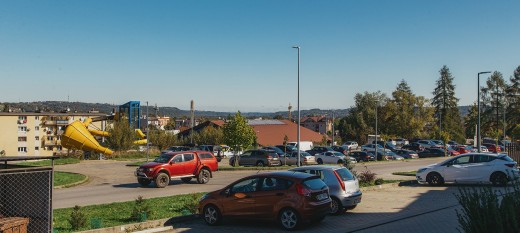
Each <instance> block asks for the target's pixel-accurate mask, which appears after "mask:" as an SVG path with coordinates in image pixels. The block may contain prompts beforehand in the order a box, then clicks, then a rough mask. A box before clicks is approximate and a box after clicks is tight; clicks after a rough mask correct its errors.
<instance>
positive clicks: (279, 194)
mask: <svg viewBox="0 0 520 233" xmlns="http://www.w3.org/2000/svg"><path fill="white" fill-rule="evenodd" d="M283 195H284V193H276V196H283Z"/></svg>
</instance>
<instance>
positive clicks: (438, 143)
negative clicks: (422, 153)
mask: <svg viewBox="0 0 520 233" xmlns="http://www.w3.org/2000/svg"><path fill="white" fill-rule="evenodd" d="M430 141H432V142H433V143H435V144H437V146H439V147H440V148H444V142H443V141H442V140H430Z"/></svg>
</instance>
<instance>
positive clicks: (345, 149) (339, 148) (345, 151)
mask: <svg viewBox="0 0 520 233" xmlns="http://www.w3.org/2000/svg"><path fill="white" fill-rule="evenodd" d="M332 149H333V150H334V151H337V152H341V153H343V154H344V155H346V154H348V151H349V149H348V147H347V146H332Z"/></svg>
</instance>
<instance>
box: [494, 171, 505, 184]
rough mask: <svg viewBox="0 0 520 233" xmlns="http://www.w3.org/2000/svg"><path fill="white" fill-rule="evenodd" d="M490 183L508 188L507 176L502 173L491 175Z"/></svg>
mask: <svg viewBox="0 0 520 233" xmlns="http://www.w3.org/2000/svg"><path fill="white" fill-rule="evenodd" d="M490 181H491V183H492V184H493V185H494V186H506V185H507V181H508V180H507V176H506V174H504V173H502V172H495V173H493V174H491V177H490Z"/></svg>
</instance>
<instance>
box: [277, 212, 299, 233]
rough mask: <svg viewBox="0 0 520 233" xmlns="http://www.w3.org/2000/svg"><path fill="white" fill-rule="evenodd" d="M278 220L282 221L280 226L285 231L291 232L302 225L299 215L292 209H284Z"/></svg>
mask: <svg viewBox="0 0 520 233" xmlns="http://www.w3.org/2000/svg"><path fill="white" fill-rule="evenodd" d="M278 220H279V221H280V225H282V227H283V228H284V229H285V230H289V231H290V230H295V229H297V228H298V226H299V225H300V217H299V216H298V213H296V211H295V210H293V209H290V208H286V209H283V210H282V211H281V212H280V215H279V216H278Z"/></svg>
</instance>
